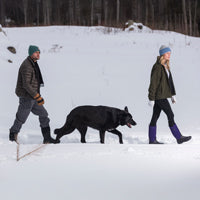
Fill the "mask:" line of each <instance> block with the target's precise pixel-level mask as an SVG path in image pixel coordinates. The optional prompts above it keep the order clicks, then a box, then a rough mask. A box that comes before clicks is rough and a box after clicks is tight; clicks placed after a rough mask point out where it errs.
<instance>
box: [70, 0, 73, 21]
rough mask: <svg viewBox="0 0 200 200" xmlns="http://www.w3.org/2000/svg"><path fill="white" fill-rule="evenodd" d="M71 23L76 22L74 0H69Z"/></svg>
mask: <svg viewBox="0 0 200 200" xmlns="http://www.w3.org/2000/svg"><path fill="white" fill-rule="evenodd" d="M69 24H70V25H73V24H74V5H73V0H69Z"/></svg>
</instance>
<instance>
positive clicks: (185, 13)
mask: <svg viewBox="0 0 200 200" xmlns="http://www.w3.org/2000/svg"><path fill="white" fill-rule="evenodd" d="M182 9H183V22H184V29H185V30H184V32H185V34H188V23H187V12H186V5H185V0H182Z"/></svg>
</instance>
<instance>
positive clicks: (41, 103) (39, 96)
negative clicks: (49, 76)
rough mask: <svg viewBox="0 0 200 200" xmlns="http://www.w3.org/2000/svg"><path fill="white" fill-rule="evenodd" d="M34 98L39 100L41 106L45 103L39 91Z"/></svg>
mask: <svg viewBox="0 0 200 200" xmlns="http://www.w3.org/2000/svg"><path fill="white" fill-rule="evenodd" d="M33 98H34V99H35V100H36V101H37V103H38V105H39V106H41V105H43V104H44V99H43V98H42V97H41V95H40V94H39V93H37V94H36V95H35V96H34V97H33Z"/></svg>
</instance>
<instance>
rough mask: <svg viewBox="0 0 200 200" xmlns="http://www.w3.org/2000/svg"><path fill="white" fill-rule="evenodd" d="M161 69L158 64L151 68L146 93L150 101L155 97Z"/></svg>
mask: <svg viewBox="0 0 200 200" xmlns="http://www.w3.org/2000/svg"><path fill="white" fill-rule="evenodd" d="M161 70H162V68H161V66H160V65H154V66H153V68H152V71H151V80H150V85H149V95H148V97H149V100H150V101H154V100H155V98H156V92H157V89H158V87H159V84H160V80H161Z"/></svg>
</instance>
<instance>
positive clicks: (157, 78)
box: [149, 45, 192, 144]
mask: <svg viewBox="0 0 200 200" xmlns="http://www.w3.org/2000/svg"><path fill="white" fill-rule="evenodd" d="M159 53H160V56H158V58H157V61H156V63H155V64H154V66H153V68H152V71H151V82H150V86H149V105H151V106H153V116H152V119H151V122H150V125H149V144H163V143H160V142H158V141H157V140H156V122H157V120H158V118H159V116H160V113H161V111H162V110H163V111H164V113H165V114H166V115H167V118H168V123H169V128H170V130H171V132H172V134H173V136H174V137H175V138H176V140H177V143H178V144H181V143H183V142H187V141H188V140H190V139H191V138H192V137H191V136H187V137H185V136H182V135H181V133H180V131H179V129H178V127H177V126H176V123H175V122H174V114H173V112H172V109H171V106H170V104H169V102H168V100H167V98H171V100H172V103H176V98H175V95H176V92H175V88H174V83H173V79H172V74H171V71H170V67H169V60H170V55H171V49H170V48H169V47H167V46H164V45H162V46H161V47H160V49H159Z"/></svg>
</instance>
